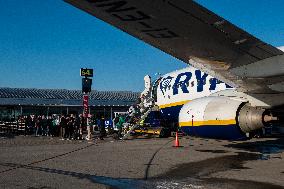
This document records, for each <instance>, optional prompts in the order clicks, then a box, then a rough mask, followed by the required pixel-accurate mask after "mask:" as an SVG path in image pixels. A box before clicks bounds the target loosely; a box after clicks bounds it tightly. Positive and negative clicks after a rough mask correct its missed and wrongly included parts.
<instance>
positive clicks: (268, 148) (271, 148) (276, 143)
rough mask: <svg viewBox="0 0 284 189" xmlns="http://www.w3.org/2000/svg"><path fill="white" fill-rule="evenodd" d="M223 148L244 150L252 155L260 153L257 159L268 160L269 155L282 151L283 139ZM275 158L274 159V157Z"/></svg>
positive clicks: (235, 144) (236, 144) (231, 145)
mask: <svg viewBox="0 0 284 189" xmlns="http://www.w3.org/2000/svg"><path fill="white" fill-rule="evenodd" d="M225 147H230V148H235V149H239V150H245V151H248V152H253V153H260V156H259V159H263V160H265V159H269V158H270V155H271V154H278V153H281V152H283V151H284V138H276V139H272V140H265V141H247V142H242V143H231V144H228V145H225ZM274 158H275V157H274Z"/></svg>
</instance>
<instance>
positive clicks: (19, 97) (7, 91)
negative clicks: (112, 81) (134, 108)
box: [0, 88, 140, 120]
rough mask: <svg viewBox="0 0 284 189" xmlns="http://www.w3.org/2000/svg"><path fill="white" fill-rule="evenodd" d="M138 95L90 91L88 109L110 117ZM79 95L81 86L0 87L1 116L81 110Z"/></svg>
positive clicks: (128, 104) (76, 112)
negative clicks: (57, 87)
mask: <svg viewBox="0 0 284 189" xmlns="http://www.w3.org/2000/svg"><path fill="white" fill-rule="evenodd" d="M139 95H140V93H138V92H130V91H92V92H91V93H90V95H89V112H90V113H91V114H93V115H95V116H96V117H97V116H104V117H106V118H112V117H113V116H114V115H115V114H116V113H118V112H126V111H127V110H128V108H129V107H130V106H131V105H132V104H134V103H135V102H136V101H137V99H138V98H139ZM82 98H83V94H82V91H81V90H66V89H28V88H0V120H3V119H11V118H16V117H18V116H19V115H30V114H37V115H52V114H62V113H63V114H71V113H73V114H81V113H82V112H83V102H82V101H83V100H82Z"/></svg>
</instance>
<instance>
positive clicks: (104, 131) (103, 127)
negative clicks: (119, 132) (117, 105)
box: [99, 117, 106, 140]
mask: <svg viewBox="0 0 284 189" xmlns="http://www.w3.org/2000/svg"><path fill="white" fill-rule="evenodd" d="M99 123H100V125H99V129H100V139H101V140H104V136H105V135H106V128H105V119H104V117H102V118H101V120H100V122H99Z"/></svg>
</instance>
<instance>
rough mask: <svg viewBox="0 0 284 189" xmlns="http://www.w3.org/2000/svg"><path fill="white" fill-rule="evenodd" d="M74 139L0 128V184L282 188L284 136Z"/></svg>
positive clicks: (34, 188)
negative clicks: (16, 133) (6, 132)
mask: <svg viewBox="0 0 284 189" xmlns="http://www.w3.org/2000/svg"><path fill="white" fill-rule="evenodd" d="M173 144H174V138H143V137H140V138H132V139H130V140H123V141H122V140H114V139H112V138H111V137H109V138H106V139H105V140H92V141H85V140H84V141H73V140H59V138H56V137H55V138H51V137H34V136H12V135H10V136H7V135H0V188H27V189H51V188H98V189H106V188H111V189H136V188H137V189H150V188H151V189H152V188H156V189H202V188H204V189H205V188H208V189H211V188H218V189H223V188H228V189H233V188H252V189H254V188H255V189H256V188H260V189H268V188H269V189H270V188H272V189H274V188H275V189H276V188H284V152H283V151H284V138H263V139H252V140H248V141H238V142H236V141H225V140H215V139H202V138H197V137H188V136H186V137H181V138H180V145H182V146H183V147H179V148H176V147H172V146H173Z"/></svg>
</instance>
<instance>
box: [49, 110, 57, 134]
mask: <svg viewBox="0 0 284 189" xmlns="http://www.w3.org/2000/svg"><path fill="white" fill-rule="evenodd" d="M56 131H57V121H56V117H55V116H54V115H53V116H52V119H51V127H50V134H51V136H52V137H54V136H56Z"/></svg>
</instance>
